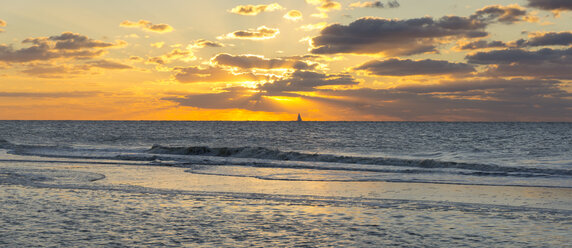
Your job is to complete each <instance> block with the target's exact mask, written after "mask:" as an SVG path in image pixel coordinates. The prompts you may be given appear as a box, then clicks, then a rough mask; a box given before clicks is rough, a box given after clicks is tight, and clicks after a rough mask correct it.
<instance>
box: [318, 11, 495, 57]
mask: <svg viewBox="0 0 572 248" xmlns="http://www.w3.org/2000/svg"><path fill="white" fill-rule="evenodd" d="M484 26H485V25H483V24H481V23H479V22H473V21H471V20H468V19H467V18H463V17H457V18H453V17H447V18H444V19H441V20H438V21H434V20H433V19H432V18H430V17H423V18H416V19H408V20H388V19H380V18H361V19H358V20H356V21H354V22H352V23H350V24H349V25H347V26H346V25H341V24H333V25H330V26H327V27H326V28H324V29H322V31H321V32H320V35H319V36H316V37H314V38H312V39H311V45H312V49H311V52H312V53H314V54H335V53H355V54H377V53H383V54H385V55H389V56H398V55H413V54H420V53H429V52H436V51H437V45H438V44H439V42H438V40H437V39H438V38H445V37H459V38H460V37H469V38H474V37H483V36H486V35H487V33H486V32H484V31H482V30H481V28H483V27H484Z"/></svg>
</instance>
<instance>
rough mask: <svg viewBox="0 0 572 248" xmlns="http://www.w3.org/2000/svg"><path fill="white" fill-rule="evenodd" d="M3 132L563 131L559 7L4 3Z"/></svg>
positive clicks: (567, 12) (566, 35)
mask: <svg viewBox="0 0 572 248" xmlns="http://www.w3.org/2000/svg"><path fill="white" fill-rule="evenodd" d="M0 86H1V88H0V119H25V120H30V119H47V120H53V119H58V120H295V118H296V116H297V114H298V113H301V114H302V117H303V118H304V119H305V120H332V121H336V120H347V121H358V120H359V121H572V1H570V0H519V1H515V0H500V1H499V0H497V1H488V0H479V1H474V0H455V1H441V0H439V1H427V0H397V1H395V0H391V1H387V0H382V1H354V0H351V1H342V0H336V1H334V0H288V1H259V0H251V1H236V0H216V1H194V0H163V1H150V0H130V1H128V0H114V1H109V0H99V1H77V0H51V1H39V0H4V1H2V4H1V8H0Z"/></svg>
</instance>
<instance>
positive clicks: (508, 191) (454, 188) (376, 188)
mask: <svg viewBox="0 0 572 248" xmlns="http://www.w3.org/2000/svg"><path fill="white" fill-rule="evenodd" d="M7 167H8V168H9V167H11V168H19V169H37V170H55V171H62V172H67V171H77V172H84V173H97V174H102V175H104V176H105V177H104V178H102V179H100V180H94V181H91V182H83V183H82V185H83V186H85V187H89V186H90V185H92V186H98V187H109V186H130V187H142V188H146V189H156V190H161V191H173V192H183V191H188V192H214V193H230V194H232V193H238V194H263V195H290V196H308V197H312V196H315V197H337V198H352V199H370V200H373V199H381V200H413V201H433V202H450V203H459V204H488V205H504V206H509V207H525V208H543V209H557V210H571V211H572V197H570V196H572V189H571V188H555V187H527V186H491V185H462V184H442V183H411V182H379V181H375V182H371V181H359V182H355V181H349V182H348V181H343V182H339V181H286V180H264V179H257V178H251V177H236V176H219V175H202V174H196V173H189V172H185V168H178V167H160V166H141V165H136V166H134V165H129V164H124V165H120V164H84V165H82V164H81V163H70V164H66V162H65V161H61V162H60V163H49V164H43V165H37V164H30V163H26V162H24V163H18V162H15V163H10V162H7V161H5V160H4V161H0V168H7ZM68 186H73V185H68ZM72 188H73V187H72Z"/></svg>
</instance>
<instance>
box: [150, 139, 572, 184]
mask: <svg viewBox="0 0 572 248" xmlns="http://www.w3.org/2000/svg"><path fill="white" fill-rule="evenodd" d="M147 152H148V153H151V154H171V155H191V156H193V155H195V156H214V157H233V158H253V159H265V160H280V161H303V162H327V163H339V164H360V165H382V166H400V167H413V168H422V169H462V170H470V171H474V172H472V173H471V174H472V175H483V176H484V175H486V176H523V177H535V176H536V177H538V176H549V175H567V176H572V170H565V169H548V168H530V167H507V166H500V165H494V164H475V163H461V162H447V161H438V160H433V159H401V158H385V157H359V156H338V155H330V154H316V153H314V154H309V153H301V152H285V151H280V150H276V149H268V148H264V147H220V148H211V147H207V146H190V147H170V146H162V145H153V147H151V149H149V150H148V151H147ZM256 166H258V167H264V165H256ZM270 166H274V165H270ZM288 168H292V166H288ZM312 168H313V169H316V167H315V166H312ZM321 169H330V170H343V169H344V168H340V167H335V168H332V167H327V168H321ZM348 169H349V170H358V171H359V170H362V171H378V172H384V171H381V170H376V169H357V168H351V169H350V168H348ZM401 172H411V171H401ZM415 172H418V171H415Z"/></svg>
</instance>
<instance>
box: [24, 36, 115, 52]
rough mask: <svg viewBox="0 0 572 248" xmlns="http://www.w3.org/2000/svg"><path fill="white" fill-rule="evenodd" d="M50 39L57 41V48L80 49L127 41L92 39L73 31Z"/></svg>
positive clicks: (32, 41) (109, 45) (27, 41)
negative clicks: (115, 41)
mask: <svg viewBox="0 0 572 248" xmlns="http://www.w3.org/2000/svg"><path fill="white" fill-rule="evenodd" d="M48 40H51V41H55V42H56V44H55V49H61V50H79V49H90V48H105V47H113V46H119V45H125V43H123V42H121V44H114V43H110V42H103V41H99V40H94V39H90V38H89V37H87V36H85V35H80V34H75V33H71V32H65V33H62V34H61V35H56V36H50V37H49V38H48ZM41 42H43V41H40V40H38V39H26V40H24V41H23V43H34V44H38V43H41Z"/></svg>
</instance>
